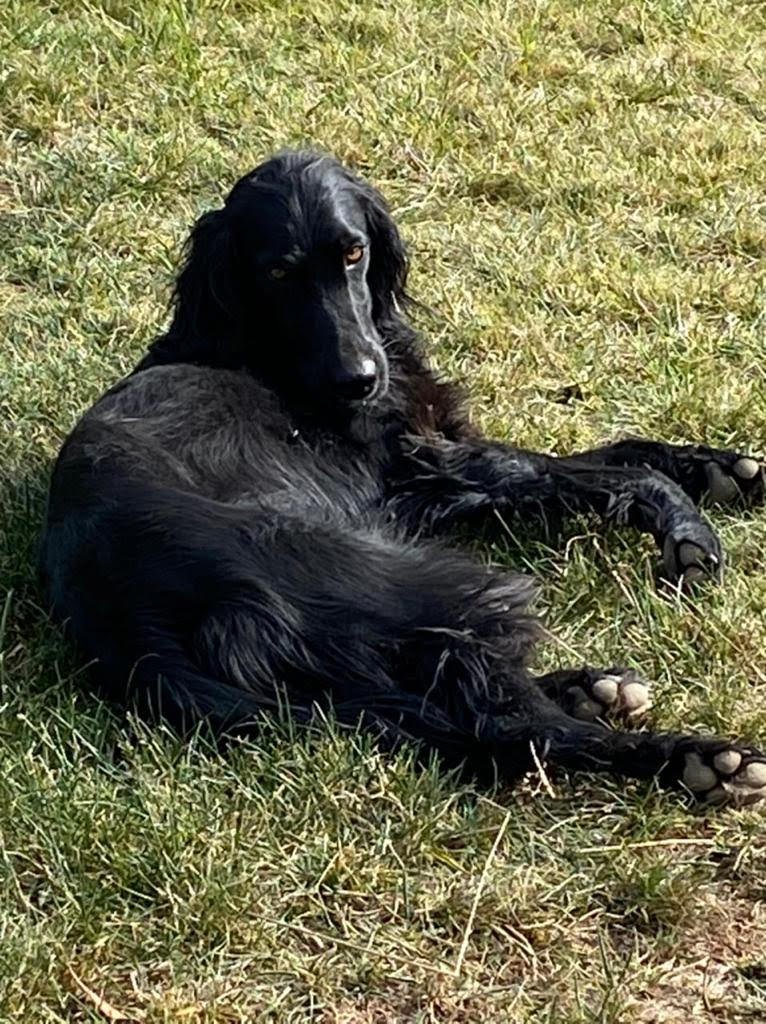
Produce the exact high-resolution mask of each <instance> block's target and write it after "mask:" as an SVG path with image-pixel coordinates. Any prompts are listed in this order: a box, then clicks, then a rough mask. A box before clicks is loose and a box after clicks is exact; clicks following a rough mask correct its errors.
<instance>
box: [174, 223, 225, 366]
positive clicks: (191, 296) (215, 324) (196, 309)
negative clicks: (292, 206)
mask: <svg viewBox="0 0 766 1024" xmlns="http://www.w3.org/2000/svg"><path fill="white" fill-rule="evenodd" d="M173 303H174V306H175V316H174V317H173V323H172V324H171V327H170V330H169V332H168V335H169V339H172V340H173V341H175V343H176V344H178V343H179V342H180V343H181V344H182V346H183V349H184V355H185V356H186V357H187V358H188V357H191V358H194V356H195V355H196V354H197V353H199V354H202V353H203V352H207V351H209V349H210V347H211V346H216V347H217V345H218V344H219V343H221V342H223V341H224V340H225V339H226V338H227V337H230V336H231V331H232V327H233V326H234V324H235V321H236V319H237V313H238V289H237V261H236V259H235V258H234V239H233V236H232V232H231V227H230V223H229V218H228V215H227V212H226V210H213V211H211V212H210V213H203V215H202V216H201V217H200V218H199V219H198V220H197V222H196V224H195V225H194V227H193V228H192V231H191V234H190V236H189V239H188V241H187V243H186V259H185V261H184V266H183V269H182V270H181V273H180V274H179V276H178V281H177V282H176V286H175V291H174V294H173Z"/></svg>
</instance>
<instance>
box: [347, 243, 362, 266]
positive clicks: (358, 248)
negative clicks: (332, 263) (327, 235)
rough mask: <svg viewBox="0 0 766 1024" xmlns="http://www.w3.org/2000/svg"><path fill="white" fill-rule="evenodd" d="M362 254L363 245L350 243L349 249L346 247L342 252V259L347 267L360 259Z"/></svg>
mask: <svg viewBox="0 0 766 1024" xmlns="http://www.w3.org/2000/svg"><path fill="white" fill-rule="evenodd" d="M362 256H364V246H363V245H352V246H351V248H350V249H346V251H345V252H344V253H343V261H344V263H345V264H346V266H347V267H353V266H355V265H356V264H357V263H359V261H360V260H361V258H362Z"/></svg>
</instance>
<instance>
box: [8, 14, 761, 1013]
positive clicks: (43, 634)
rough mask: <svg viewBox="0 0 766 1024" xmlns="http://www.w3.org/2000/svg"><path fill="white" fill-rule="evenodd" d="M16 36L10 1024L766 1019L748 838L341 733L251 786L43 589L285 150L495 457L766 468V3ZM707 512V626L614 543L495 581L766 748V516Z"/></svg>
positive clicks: (612, 795) (524, 555) (23, 32)
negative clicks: (38, 571) (188, 277)
mask: <svg viewBox="0 0 766 1024" xmlns="http://www.w3.org/2000/svg"><path fill="white" fill-rule="evenodd" d="M4 10H5V12H6V13H5V14H4V15H3V17H2V21H1V22H0V48H1V53H0V56H1V59H0V83H2V84H1V86H0V88H2V93H3V95H2V103H1V104H0V110H1V111H2V114H0V117H1V118H2V125H3V134H2V142H0V147H1V148H0V159H1V160H2V174H1V175H0V213H1V214H2V236H1V239H0V240H1V242H2V244H1V245H0V259H1V260H2V264H3V274H2V279H1V281H0V309H1V310H2V316H3V330H2V342H0V423H2V426H0V501H1V502H2V512H1V514H2V527H0V587H2V588H3V590H5V591H6V593H7V599H6V600H5V601H4V602H3V603H2V607H3V608H4V609H5V611H4V614H3V616H2V618H1V619H0V623H1V624H0V650H2V654H1V655H0V708H1V709H2V714H1V715H0V832H1V833H2V842H1V844H0V1020H2V1021H24V1022H30V1021H34V1022H45V1024H47V1022H63V1021H89V1022H103V1021H104V1020H109V1019H110V1013H111V1018H114V1016H115V1013H114V1011H115V1010H119V1011H120V1012H121V1013H122V1014H123V1015H124V1016H125V1017H126V1018H128V1019H134V1020H135V1019H145V1020H148V1021H179V1022H197V1021H199V1022H233V1021H256V1020H257V1021H267V1022H268V1021H273V1022H303V1021H319V1022H322V1024H331V1022H332V1024H383V1022H386V1024H388V1022H423V1024H425V1022H454V1024H458V1022H461V1024H467V1022H476V1021H481V1022H485V1021H489V1022H512V1024H516V1022H519V1024H525V1022H532V1021H534V1022H536V1024H537V1022H549V1024H611V1022H620V1024H622V1022H634V1021H635V1022H644V1024H653V1022H658V1024H659V1022H687V1021H689V1020H691V1019H694V1020H695V1021H696V1022H699V1024H707V1022H713V1021H716V1022H717V1021H730V1022H735V1021H736V1022H754V1021H758V1020H763V1019H764V1018H765V1016H766V980H765V979H766V915H765V914H764V909H763V907H764V895H766V893H765V891H764V882H763V879H764V874H765V873H766V842H765V841H764V835H765V831H764V828H763V818H762V815H761V814H759V812H757V811H745V812H737V813H735V812H727V813H721V814H719V815H716V816H714V817H713V816H711V817H709V818H708V817H705V816H704V815H701V814H699V813H697V814H692V813H689V812H688V811H687V810H685V809H684V808H683V807H682V806H681V804H680V803H679V802H678V801H677V800H676V799H675V798H673V797H672V796H668V795H663V794H659V793H657V792H656V791H654V790H651V789H650V790H647V789H646V788H641V787H638V786H633V785H629V786H625V785H618V784H616V783H613V782H611V781H609V780H606V781H605V780H597V779H592V778H588V777H577V778H571V779H567V778H566V777H565V776H558V777H556V778H554V779H553V790H554V791H553V795H550V794H549V793H547V792H546V790H545V787H544V786H542V784H541V782H540V780H538V779H531V780H530V781H529V783H528V784H527V785H526V786H524V787H522V788H521V789H520V790H519V791H517V792H514V793H506V792H498V793H494V794H491V795H490V796H488V795H486V794H483V795H482V794H479V793H477V792H475V791H473V790H472V789H471V788H470V787H466V786H465V785H459V784H458V783H457V782H456V781H455V780H454V779H451V778H450V777H448V776H444V775H440V774H439V773H438V772H436V771H431V772H418V771H416V770H415V768H414V767H413V766H412V764H411V763H410V762H409V760H408V759H407V757H404V756H402V757H399V758H398V759H395V760H390V759H386V758H383V757H381V756H380V755H379V754H378V753H377V752H376V751H375V750H374V748H372V747H371V746H370V745H369V744H368V743H367V742H366V741H365V740H364V738H362V737H359V738H357V739H354V738H348V737H346V738H343V739H341V738H339V737H338V736H337V735H335V734H334V733H333V731H332V730H331V729H329V728H328V729H327V730H326V731H325V732H320V733H318V734H317V735H314V736H306V735H294V734H292V733H291V731H290V729H289V727H288V725H284V724H283V725H281V726H275V727H274V729H273V730H272V731H269V732H268V734H266V735H264V737H263V739H262V741H260V742H259V743H257V744H253V745H252V746H243V747H241V748H239V749H237V750H235V751H234V752H233V753H232V754H231V755H229V756H228V757H226V758H223V757H221V756H220V755H218V754H216V753H214V752H212V751H210V750H209V749H207V747H206V745H205V743H204V742H203V741H202V740H201V739H200V740H197V741H196V742H191V743H189V744H184V745H181V744H179V743H177V742H176V741H175V740H174V739H173V738H172V737H171V736H169V735H165V734H164V733H162V732H161V731H159V732H158V731H154V732H151V731H145V730H143V729H141V728H140V727H136V728H129V727H127V726H126V725H125V723H124V722H123V721H121V720H120V719H119V718H116V717H113V716H112V715H111V714H110V713H109V712H108V711H107V710H106V709H105V708H103V707H102V706H101V705H100V704H99V703H98V702H97V701H96V700H95V699H94V698H93V697H91V696H89V695H88V693H87V691H86V690H84V689H83V688H82V687H81V686H80V683H81V681H82V672H81V667H80V666H79V665H78V663H77V662H76V661H75V659H74V658H73V656H72V654H71V652H70V651H69V650H68V649H67V647H66V646H65V645H64V644H63V643H62V642H61V640H60V638H59V635H58V632H57V631H56V630H55V629H54V628H53V627H52V626H51V625H50V624H49V623H48V622H47V621H46V618H45V615H44V613H43V610H42V609H41V607H40V598H39V595H38V592H37V590H36V586H35V583H34V570H33V566H34V547H35V539H36V535H37V532H38V530H39V526H40V522H41V516H42V506H43V500H44V490H45V481H46V473H47V467H48V466H49V463H50V460H51V458H52V457H53V455H54V454H55V452H56V450H57V448H58V446H59V445H60V443H61V441H62V439H63V437H64V436H65V434H66V433H67V431H68V430H69V429H70V428H71V426H72V424H73V423H74V421H75V419H76V417H77V416H78V415H79V414H80V413H81V412H82V411H83V410H84V409H85V408H86V407H87V405H88V404H89V403H90V402H91V401H92V400H93V399H94V398H95V397H96V396H97V395H98V394H99V393H100V392H101V391H103V390H104V389H105V388H106V387H107V386H108V385H109V384H111V383H112V382H113V381H114V380H115V379H116V378H117V377H119V375H120V374H121V373H122V372H123V371H125V370H127V369H128V368H129V367H130V366H131V365H132V364H133V363H134V362H135V361H136V359H137V357H138V356H139V354H140V353H141V351H142V349H143V347H144V346H145V345H146V343H147V342H148V341H149V340H150V339H151V338H152V336H153V335H154V334H155V333H156V332H157V331H158V330H159V328H160V327H161V325H162V324H163V323H164V322H165V321H166V302H167V298H168V289H169V285H170V282H171V280H172V277H173V273H174V268H175V266H176V265H177V260H178V253H179V247H180V245H181V243H182V241H183V239H184V237H185V235H186V233H187V231H188V228H189V225H190V223H191V222H192V220H193V219H194V217H195V216H196V215H197V214H198V213H199V212H200V211H202V210H204V209H205V208H208V207H210V206H211V205H212V204H215V203H218V202H220V199H221V197H222V195H223V193H224V192H225V191H226V189H227V188H228V187H229V186H230V185H231V184H232V183H233V181H234V180H235V178H236V177H237V176H238V175H239V174H240V173H242V172H244V171H245V170H247V169H248V168H249V167H251V166H252V165H254V164H255V163H256V162H257V161H259V160H260V159H261V158H262V157H264V156H265V155H266V154H268V153H269V152H270V151H272V150H273V149H275V148H279V147H281V146H284V145H287V144H299V143H305V142H309V143H313V144H318V145H321V146H323V147H325V148H327V149H329V150H331V151H333V152H335V153H336V154H337V155H338V156H340V157H341V158H342V159H344V160H346V161H349V162H350V163H351V164H353V165H354V166H355V167H357V168H358V169H360V170H361V171H362V172H363V173H365V174H366V175H368V176H369V177H370V178H371V179H372V180H374V181H375V182H376V183H377V184H379V185H380V186H381V187H382V188H383V189H384V191H385V192H386V194H387V195H388V196H389V198H390V200H391V202H392V204H393V207H394V209H395V211H396V213H397V216H398V219H399V221H400V223H401V225H402V228H403V231H404V233H405V235H406V237H407V240H408V242H409V244H410V247H411V253H412V257H413V261H414V273H413V281H412V285H413V291H414V293H415V294H416V295H417V296H418V297H419V298H421V299H423V300H425V301H426V302H427V303H428V304H429V305H430V306H431V307H432V308H433V310H434V311H435V312H433V313H430V314H421V315H420V319H421V321H422V327H423V329H424V330H426V331H427V332H428V334H429V336H430V337H431V338H432V339H433V358H434V360H435V362H436V363H437V365H438V366H439V367H440V368H441V369H443V370H444V371H445V373H448V374H450V375H453V376H457V377H460V378H462V379H464V380H465V381H466V382H467V383H468V385H469V387H470V390H471V393H472V396H473V403H474V408H475V410H476V417H477V419H478V421H479V422H480V423H481V424H482V426H483V427H484V428H485V429H486V430H487V431H489V432H490V433H492V434H494V435H495V436H498V437H501V438H505V437H508V438H513V439H514V440H515V441H518V442H520V443H522V444H525V445H529V446H532V447H535V448H540V449H546V450H556V451H566V450H567V449H570V448H573V447H575V446H578V447H579V446H586V445H591V444H594V443H597V442H599V441H601V440H604V439H606V438H609V437H612V436H615V435H619V434H620V433H624V432H627V431H640V432H642V433H646V434H648V435H652V436H662V437H665V438H667V439H669V440H676V441H688V440H697V439H700V440H705V441H707V442H709V443H712V444H721V445H734V446H737V447H740V448H742V449H745V450H753V451H756V452H764V451H766V387H765V384H766V381H765V380H764V366H765V365H766V346H765V345H764V330H765V328H766V314H765V313H764V310H765V309H766V303H765V302H764V299H765V298H766V269H765V268H766V264H765V263H764V258H765V257H766V200H765V199H764V196H766V161H764V152H765V151H766V6H764V5H763V4H760V3H747V2H744V0H742V2H737V3H735V2H723V0H623V2H617V0H604V2H595V0H591V2H585V0H581V2H579V3H578V2H574V0H550V2H545V0H539V2H536V0H518V2H515V3H511V2H510V0H473V2H470V0H460V2H448V0H397V2H396V3H394V2H388V0H385V2H384V0H365V2H353V0H332V2H331V0H228V2H225V0H223V2H219V3H213V2H204V0H200V2H197V3H187V4H184V3H182V2H181V0H173V2H169V3H157V2H155V3H149V2H148V0H131V2H130V3H127V2H118V0H115V2H111V3H110V2H102V3H97V2H95V0H90V2H86V0H80V2H74V0H61V2H59V3H54V2H51V3H43V2H41V0H37V2H34V0H8V2H7V3H6V6H5V7H4ZM568 385H576V386H578V387H579V389H580V394H581V397H579V398H577V399H576V400H574V401H571V402H568V403H562V402H561V401H558V400H557V399H558V398H559V396H560V393H561V389H562V387H564V386H568ZM714 520H715V524H716V526H717V528H718V529H719V530H720V532H721V534H722V536H723V538H724V541H725V543H726V545H727V548H728V551H729V554H730V568H729V572H728V578H727V582H726V585H725V587H724V588H723V589H722V590H720V591H717V592H713V591H707V592H705V593H704V594H703V595H701V596H700V598H699V600H698V601H697V603H696V604H695V605H694V606H690V605H687V606H683V607H682V606H680V605H677V604H673V603H669V602H667V601H664V600H662V599H660V598H659V597H658V596H657V595H656V593H655V591H654V588H653V586H652V579H651V572H652V563H653V559H654V553H653V551H652V548H651V545H650V544H649V543H647V542H646V541H644V540H640V539H637V538H636V537H633V536H628V535H625V534H617V533H612V534H609V535H608V536H605V535H604V534H603V533H602V532H600V531H597V530H596V529H595V528H594V529H593V530H590V528H588V527H583V526H582V524H580V525H579V526H576V527H573V528H572V529H571V530H570V532H569V533H568V535H567V544H566V546H564V547H562V548H560V549H557V550H550V549H549V548H548V547H547V546H546V544H545V542H544V540H542V539H540V538H539V537H534V536H529V535H523V534H518V535H515V536H514V537H513V538H508V540H507V542H504V543H498V544H496V545H495V546H494V547H492V548H491V549H484V554H485V556H487V557H492V558H494V559H495V560H497V561H498V562H501V563H507V564H513V565H519V566H528V567H530V568H532V569H533V570H534V571H535V572H536V573H537V574H538V575H539V577H540V579H541V582H542V596H541V605H542V607H543V608H544V609H545V611H546V614H547V618H548V621H549V623H550V626H551V628H552V631H553V632H554V634H555V635H556V637H557V638H558V640H559V642H558V643H557V642H552V643H551V644H550V645H549V646H548V648H547V649H546V650H545V651H543V652H541V661H540V664H541V666H542V665H545V666H551V667H555V666H558V665H564V664H567V663H573V662H579V661H581V660H588V661H590V662H592V663H596V664H599V663H601V664H609V663H614V662H628V663H629V664H633V665H635V666H636V667H639V668H640V669H641V670H642V671H643V672H644V673H645V674H646V675H647V676H648V677H650V678H651V679H653V680H654V681H655V694H656V710H655V713H654V718H655V721H656V722H657V723H658V724H659V725H660V726H662V727H673V728H675V727H680V726H685V727H690V728H691V727H695V728H696V727H700V728H708V729H715V730H719V731H721V732H724V733H726V734H729V735H744V736H747V737H750V738H753V739H756V738H758V737H760V738H761V740H762V741H766V709H765V701H764V698H765V697H766V669H765V668H764V661H763V656H762V652H763V651H764V649H766V620H765V618H764V610H765V608H766V573H765V572H764V565H763V551H764V548H765V547H766V515H758V514H753V515H750V516H748V517H743V516H740V515H734V514H725V513H715V515H714ZM513 529H514V530H515V529H516V528H515V527H513ZM99 995H102V996H103V997H104V998H105V999H106V1000H107V1001H108V1004H109V1005H105V1004H100V1003H99V1001H98V996H99ZM110 1007H111V1009H110Z"/></svg>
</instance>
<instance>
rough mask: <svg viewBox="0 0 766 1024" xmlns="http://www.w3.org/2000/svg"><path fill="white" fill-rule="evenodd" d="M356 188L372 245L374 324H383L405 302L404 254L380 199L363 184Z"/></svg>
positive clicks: (370, 280) (369, 275) (369, 278)
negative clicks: (361, 202)
mask: <svg viewBox="0 0 766 1024" xmlns="http://www.w3.org/2000/svg"><path fill="white" fill-rule="evenodd" d="M358 185H359V187H360V189H361V193H362V201H363V203H364V210H365V217H366V219H367V230H368V231H369V234H370V243H371V244H370V266H369V269H368V271H367V282H368V284H369V286H370V291H371V293H372V312H373V317H374V318H375V319H376V320H385V319H389V318H390V317H392V316H393V315H394V314H395V313H396V312H397V310H398V308H399V307H402V306H404V304H405V303H406V302H407V292H406V285H407V272H408V270H409V264H408V262H407V251H406V249H405V247H404V242H403V241H402V236H401V235H400V234H399V229H398V228H397V226H396V224H395V223H394V220H393V217H392V216H391V212H390V210H389V208H388V204H387V203H386V201H385V199H384V198H383V196H382V195H381V194H380V192H378V190H377V189H375V188H373V187H372V186H371V185H368V184H367V183H366V182H362V181H359V182H358Z"/></svg>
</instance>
